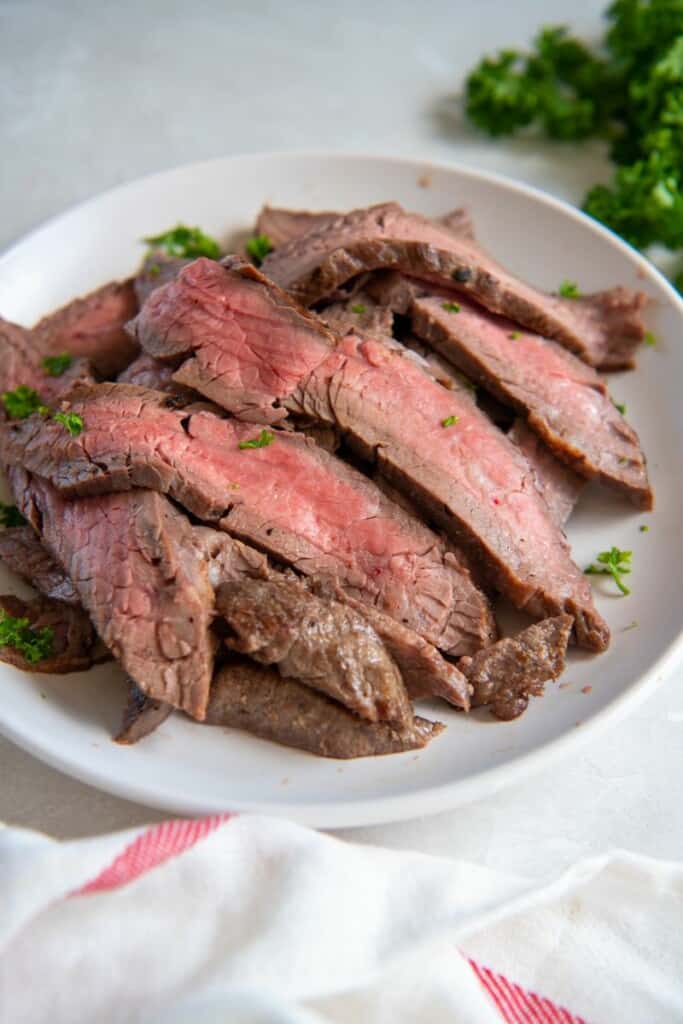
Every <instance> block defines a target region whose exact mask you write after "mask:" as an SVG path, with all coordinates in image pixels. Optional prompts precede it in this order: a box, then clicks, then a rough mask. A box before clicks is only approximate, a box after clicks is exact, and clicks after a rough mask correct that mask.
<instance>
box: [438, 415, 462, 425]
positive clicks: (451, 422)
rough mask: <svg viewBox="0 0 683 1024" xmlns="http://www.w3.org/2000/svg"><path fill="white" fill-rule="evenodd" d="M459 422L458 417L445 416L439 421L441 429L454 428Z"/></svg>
mask: <svg viewBox="0 0 683 1024" xmlns="http://www.w3.org/2000/svg"><path fill="white" fill-rule="evenodd" d="M459 422H460V417H459V416H447V417H446V419H445V420H441V426H442V427H454V426H455V425H456V423H459Z"/></svg>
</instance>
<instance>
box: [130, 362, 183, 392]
mask: <svg viewBox="0 0 683 1024" xmlns="http://www.w3.org/2000/svg"><path fill="white" fill-rule="evenodd" d="M174 372H175V371H174V369H173V367H172V366H170V365H169V364H168V363H162V362H161V360H160V359H154V357H153V356H148V355H147V353H146V352H141V353H140V355H139V356H137V358H135V359H134V360H133V362H132V363H131V364H130V365H129V366H127V367H126V368H125V370H124V371H123V372H122V373H120V374H119V375H118V377H117V378H116V379H117V381H118V382H119V383H121V384H137V385H139V386H140V387H143V388H153V389H154V390H156V391H169V390H170V389H171V388H172V387H173V374H174Z"/></svg>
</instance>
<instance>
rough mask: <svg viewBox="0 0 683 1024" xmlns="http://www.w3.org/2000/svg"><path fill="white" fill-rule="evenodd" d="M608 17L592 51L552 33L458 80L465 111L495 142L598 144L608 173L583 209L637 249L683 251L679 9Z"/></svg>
mask: <svg viewBox="0 0 683 1024" xmlns="http://www.w3.org/2000/svg"><path fill="white" fill-rule="evenodd" d="M606 17H607V21H608V31H607V33H606V34H605V37H604V39H603V40H602V41H601V42H600V43H599V44H598V45H597V46H595V47H591V48H589V47H588V46H587V45H586V44H585V43H584V42H582V41H581V40H580V39H577V38H574V37H573V36H571V35H570V34H569V32H568V30H567V29H566V28H563V27H556V26H553V27H549V28H545V29H543V30H542V31H541V32H540V33H539V34H538V35H537V37H536V39H535V40H534V43H533V46H532V47H531V49H530V50H529V51H528V52H519V51H515V50H503V51H501V52H500V53H499V54H498V55H497V56H496V57H487V58H485V59H484V60H483V61H482V62H481V63H480V64H479V66H478V67H477V68H475V69H474V70H473V71H472V72H471V74H470V75H469V77H468V79H467V81H466V86H465V107H466V111H467V114H468V116H469V118H470V120H471V121H472V122H473V123H474V124H476V125H478V127H480V128H481V129H483V130H484V131H486V132H488V133H489V134H490V135H493V136H501V135H509V134H513V133H515V132H518V131H520V130H522V129H524V130H536V131H537V132H540V134H543V135H545V136H547V137H549V138H553V139H562V140H569V141H572V140H578V139H583V138H588V137H589V136H592V137H595V138H601V139H604V140H606V141H607V142H608V143H610V146H611V149H610V155H611V157H612V160H613V161H614V163H615V164H616V167H615V172H614V176H613V178H612V181H611V183H609V184H601V185H596V186H595V187H593V188H592V189H590V191H589V192H588V193H587V195H586V197H585V199H584V203H583V208H584V210H585V211H586V212H587V213H588V214H590V215H591V216H592V217H594V218H595V219H596V220H599V221H602V222H603V223H604V224H606V225H607V226H608V227H610V228H611V229H612V230H613V231H616V232H617V233H618V234H620V235H622V236H623V237H624V238H626V239H627V241H629V242H630V243H631V244H632V245H635V246H637V247H638V248H641V249H643V248H647V247H648V246H650V245H653V244H655V243H658V244H661V245H664V246H666V247H668V248H670V249H672V250H676V249H681V248H683V2H681V0H614V2H613V3H612V4H611V5H610V6H609V7H608V9H607V12H606ZM676 286H677V287H678V288H679V289H683V282H681V283H677V285H676Z"/></svg>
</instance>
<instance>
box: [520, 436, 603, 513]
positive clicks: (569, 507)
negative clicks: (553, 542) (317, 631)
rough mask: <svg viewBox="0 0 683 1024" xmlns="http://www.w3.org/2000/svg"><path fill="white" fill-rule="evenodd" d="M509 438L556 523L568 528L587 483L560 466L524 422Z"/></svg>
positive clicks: (562, 464)
mask: <svg viewBox="0 0 683 1024" xmlns="http://www.w3.org/2000/svg"><path fill="white" fill-rule="evenodd" d="M508 437H509V438H510V440H511V441H512V442H513V443H514V444H516V445H517V446H518V448H519V449H520V451H521V452H522V454H523V455H524V457H525V459H526V460H527V462H528V463H529V465H530V466H531V468H532V470H533V473H534V477H535V480H536V486H537V487H538V489H539V491H540V492H541V494H542V495H543V499H544V501H545V503H546V505H547V506H548V508H549V509H550V514H551V516H552V518H553V520H554V521H555V522H556V523H557V525H558V526H564V525H565V523H566V522H567V520H568V519H569V517H570V515H571V514H572V512H573V511H574V506H575V505H576V503H577V501H578V500H579V496H580V494H581V491H582V490H583V488H584V487H585V485H586V481H585V479H584V478H583V477H580V476H579V475H578V474H577V473H575V472H574V470H573V469H570V468H569V466H565V464H564V463H563V462H559V461H558V460H557V459H556V458H555V456H554V455H553V453H552V452H551V451H550V449H549V448H546V446H545V445H544V444H543V442H542V441H541V439H540V438H539V436H538V434H534V432H533V430H530V429H529V427H528V426H527V424H526V423H525V422H524V420H523V419H516V420H515V422H514V423H513V425H512V429H511V430H510V432H509V434H508Z"/></svg>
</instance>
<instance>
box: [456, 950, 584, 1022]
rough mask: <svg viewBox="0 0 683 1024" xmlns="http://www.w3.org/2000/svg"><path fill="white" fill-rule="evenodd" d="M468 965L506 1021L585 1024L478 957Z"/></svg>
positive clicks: (562, 1007) (580, 1018) (574, 1015)
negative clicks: (484, 965) (490, 966)
mask: <svg viewBox="0 0 683 1024" xmlns="http://www.w3.org/2000/svg"><path fill="white" fill-rule="evenodd" d="M469 964H470V967H471V968H472V970H473V971H474V973H475V974H476V976H477V978H478V980H479V981H480V982H481V984H482V986H483V988H484V989H485V990H486V992H487V994H488V995H489V996H490V998H491V999H492V1000H493V1004H494V1006H495V1007H496V1009H497V1010H498V1012H499V1013H500V1015H501V1017H502V1018H503V1020H504V1021H505V1024H586V1021H585V1020H584V1019H583V1017H577V1016H576V1014H574V1013H570V1012H569V1010H567V1009H566V1008H565V1007H564V1006H556V1005H555V1003H553V1002H552V1001H551V1000H550V999H546V998H545V997H544V996H539V995H537V994H536V993H535V992H529V991H527V989H524V988H522V986H521V985H516V984H515V983H514V982H513V981H508V979H507V978H506V977H505V975H503V974H498V973H497V972H496V971H492V970H491V969H490V968H489V967H483V966H482V965H481V964H478V963H477V962H476V960H471V959H470V960H469Z"/></svg>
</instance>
